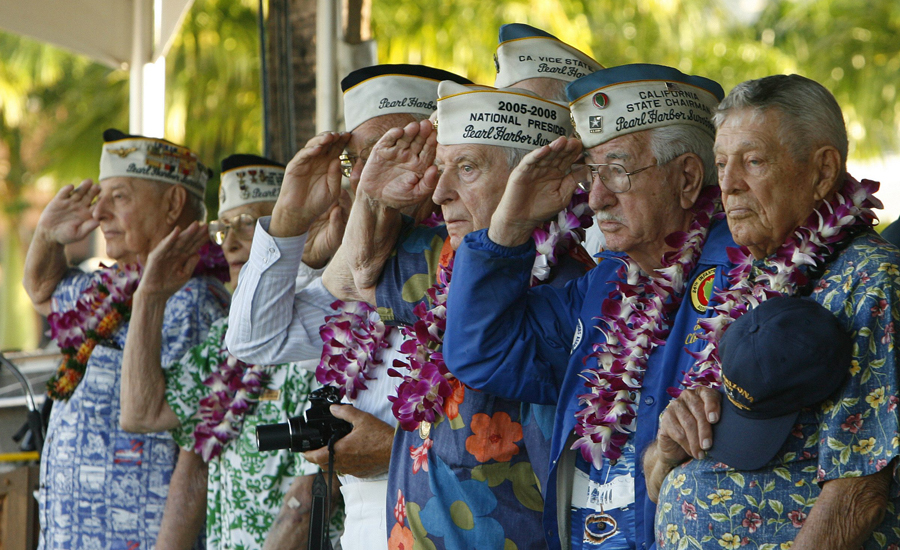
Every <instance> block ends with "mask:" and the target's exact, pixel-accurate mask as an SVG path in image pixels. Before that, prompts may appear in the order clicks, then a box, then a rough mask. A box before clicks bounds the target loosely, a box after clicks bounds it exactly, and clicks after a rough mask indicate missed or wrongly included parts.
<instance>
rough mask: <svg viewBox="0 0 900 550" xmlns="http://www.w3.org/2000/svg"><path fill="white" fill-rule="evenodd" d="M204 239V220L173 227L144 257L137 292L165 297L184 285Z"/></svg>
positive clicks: (198, 258) (195, 262)
mask: <svg viewBox="0 0 900 550" xmlns="http://www.w3.org/2000/svg"><path fill="white" fill-rule="evenodd" d="M207 242H209V234H208V233H207V229H206V224H205V223H198V222H193V223H192V224H191V225H189V226H187V228H185V229H181V228H180V227H176V228H175V229H173V230H172V232H171V233H169V234H168V235H167V236H166V238H164V239H163V240H162V241H160V242H159V244H157V245H156V247H155V248H154V249H153V250H152V251H151V252H150V254H149V255H148V256H147V262H146V264H145V265H144V268H143V273H142V275H141V283H140V285H138V290H137V291H138V292H140V293H141V294H142V295H144V296H149V295H152V296H154V297H157V298H162V299H166V300H168V298H169V297H170V296H172V295H173V294H175V293H176V292H178V289H180V288H181V287H183V286H184V285H185V284H187V282H188V280H189V279H190V278H191V275H193V273H194V268H195V267H197V262H199V261H200V254H199V251H200V247H202V246H203V244H204V243H207Z"/></svg>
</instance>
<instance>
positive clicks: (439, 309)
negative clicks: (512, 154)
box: [388, 192, 592, 431]
mask: <svg viewBox="0 0 900 550" xmlns="http://www.w3.org/2000/svg"><path fill="white" fill-rule="evenodd" d="M587 200H588V195H587V193H584V192H578V193H576V194H575V195H574V196H573V197H572V200H571V201H570V202H569V205H568V206H567V207H566V208H565V210H563V211H561V212H560V213H559V215H558V216H557V219H556V220H554V221H550V222H547V223H545V224H544V225H543V226H541V227H539V228H536V229H535V230H534V232H533V233H532V236H533V238H534V240H535V245H536V246H537V248H538V251H537V257H536V258H535V266H534V268H533V269H532V286H534V285H535V284H539V282H540V281H543V280H546V279H547V277H548V276H549V272H550V267H551V266H553V265H556V263H557V261H558V257H559V256H560V255H562V254H563V253H564V252H565V251H567V250H569V249H570V248H571V247H572V246H573V245H574V244H576V243H578V242H579V241H580V240H583V239H584V229H585V228H586V227H590V225H591V223H592V219H591V216H592V213H591V211H590V208H589V207H588V206H587ZM452 272H453V258H451V259H450V261H449V262H448V263H447V265H446V266H440V267H439V268H438V273H437V282H435V284H434V285H433V286H432V287H431V288H429V289H428V290H427V291H426V293H427V295H428V297H429V298H430V299H431V307H430V308H429V307H428V306H427V305H426V303H425V302H420V303H419V304H418V305H417V306H416V307H415V309H414V310H413V312H414V313H415V314H416V316H417V317H418V318H419V320H418V321H416V323H415V324H414V325H413V326H411V327H403V328H401V329H400V330H401V331H402V333H403V335H404V336H405V337H406V340H405V341H404V342H403V344H401V346H400V352H401V353H403V354H404V355H406V360H405V361H404V360H400V359H396V360H394V365H393V366H394V367H395V368H392V369H389V370H388V374H389V375H390V376H393V377H397V378H400V379H401V380H402V381H401V382H400V384H399V386H398V387H397V394H396V395H391V396H389V397H388V399H389V400H390V401H391V403H393V404H392V405H391V410H392V411H393V413H394V416H395V417H396V418H397V420H398V421H399V423H400V427H401V428H403V429H404V430H406V431H413V430H416V429H417V428H418V427H419V424H420V423H421V422H430V423H435V422H436V421H438V420H440V419H441V418H443V417H444V416H445V410H444V406H445V403H446V402H447V401H448V399H450V397H451V396H452V395H453V381H455V377H454V376H453V375H452V374H450V371H449V370H447V366H446V364H445V363H444V355H443V354H442V353H441V352H440V351H437V350H438V349H440V347H441V345H442V344H443V341H444V330H445V329H446V325H447V306H446V303H447V294H448V292H449V289H450V278H451V275H452Z"/></svg>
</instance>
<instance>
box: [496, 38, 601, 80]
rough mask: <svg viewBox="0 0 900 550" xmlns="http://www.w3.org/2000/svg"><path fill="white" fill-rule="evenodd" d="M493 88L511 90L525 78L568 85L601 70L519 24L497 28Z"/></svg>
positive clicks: (583, 56)
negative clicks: (561, 82)
mask: <svg viewBox="0 0 900 550" xmlns="http://www.w3.org/2000/svg"><path fill="white" fill-rule="evenodd" d="M494 64H495V65H496V68H497V78H496V79H495V80H494V86H496V87H498V88H505V87H508V86H514V85H515V84H516V83H517V82H521V81H523V80H526V79H528V78H554V79H556V80H563V81H566V82H572V81H573V80H575V79H578V78H581V77H582V76H584V75H587V74H590V73H592V72H594V71H596V70H599V69H602V68H603V65H601V64H599V63H597V62H596V61H595V60H594V59H593V58H591V56H589V55H587V54H586V53H584V52H581V51H579V50H577V49H575V48H573V47H572V46H570V45H568V44H566V43H565V42H563V41H562V40H560V39H558V38H556V37H555V36H553V35H552V34H549V33H547V32H544V31H542V30H541V29H537V28H535V27H532V26H530V25H525V24H523V23H511V24H509V25H503V26H502V27H500V45H499V46H497V53H495V54H494Z"/></svg>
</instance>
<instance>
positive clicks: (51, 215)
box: [37, 179, 100, 245]
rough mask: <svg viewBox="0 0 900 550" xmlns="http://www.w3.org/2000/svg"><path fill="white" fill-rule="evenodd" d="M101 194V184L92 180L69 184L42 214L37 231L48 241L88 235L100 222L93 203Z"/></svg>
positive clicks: (68, 240) (71, 239)
mask: <svg viewBox="0 0 900 550" xmlns="http://www.w3.org/2000/svg"><path fill="white" fill-rule="evenodd" d="M99 194H100V186H99V185H96V184H94V182H93V181H91V180H89V179H86V180H84V181H82V182H81V185H79V186H78V187H77V188H76V187H75V186H74V185H66V186H65V187H63V188H62V189H60V190H59V192H58V193H56V196H54V197H53V199H52V200H51V201H50V203H49V204H47V207H46V208H44V211H43V212H42V213H41V217H40V219H39V220H38V225H37V234H39V235H40V236H42V237H43V238H44V239H45V240H47V241H49V242H55V243H59V244H62V245H65V244H69V243H74V242H78V241H80V240H81V239H83V238H85V237H87V236H88V235H89V234H90V232H91V231H93V230H94V229H96V228H97V227H98V226H99V225H100V222H98V221H97V220H95V219H94V218H93V217H92V216H91V213H92V210H93V209H92V207H91V203H92V202H93V201H94V199H95V198H96V197H97V195H99Z"/></svg>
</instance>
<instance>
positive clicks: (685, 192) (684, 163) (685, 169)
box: [676, 153, 703, 210]
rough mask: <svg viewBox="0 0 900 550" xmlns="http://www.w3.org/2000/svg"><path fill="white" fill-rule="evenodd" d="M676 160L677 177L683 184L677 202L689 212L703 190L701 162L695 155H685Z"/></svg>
mask: <svg viewBox="0 0 900 550" xmlns="http://www.w3.org/2000/svg"><path fill="white" fill-rule="evenodd" d="M676 160H677V161H678V162H679V163H680V164H679V168H680V170H679V172H678V176H679V177H680V180H681V181H682V182H683V186H682V188H681V192H680V196H679V200H680V201H681V207H682V208H683V209H685V210H690V209H691V208H693V206H694V203H695V202H697V197H699V196H700V191H701V190H702V189H703V161H702V160H701V159H700V157H699V156H698V155H697V154H695V153H685V154H683V155H681V156H680V157H679V158H678V159H676Z"/></svg>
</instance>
